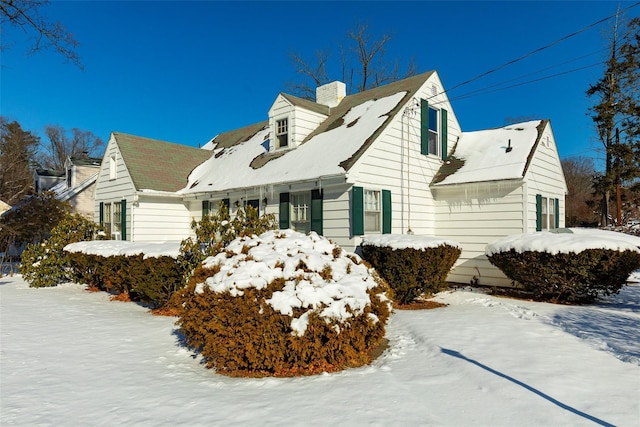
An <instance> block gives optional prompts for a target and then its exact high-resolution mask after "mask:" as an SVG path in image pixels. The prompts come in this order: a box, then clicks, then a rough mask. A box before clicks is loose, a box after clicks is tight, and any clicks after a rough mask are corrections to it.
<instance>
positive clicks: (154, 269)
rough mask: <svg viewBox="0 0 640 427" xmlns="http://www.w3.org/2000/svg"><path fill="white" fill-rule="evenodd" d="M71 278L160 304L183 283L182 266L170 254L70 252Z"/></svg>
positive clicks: (146, 301)
mask: <svg viewBox="0 0 640 427" xmlns="http://www.w3.org/2000/svg"><path fill="white" fill-rule="evenodd" d="M68 257H69V260H70V265H71V267H72V270H73V278H74V280H75V281H76V282H78V283H83V284H87V285H88V286H89V287H94V288H97V289H100V290H103V291H108V292H111V293H114V294H127V295H128V296H129V298H130V299H131V300H132V301H139V302H144V303H147V304H150V305H151V306H153V307H162V306H164V305H165V304H167V302H168V301H169V299H170V298H171V296H172V295H173V294H174V293H175V292H176V291H177V290H178V289H181V288H182V287H184V273H185V271H184V269H183V268H182V267H181V265H180V264H179V263H178V261H177V260H176V259H175V258H173V257H170V256H159V257H147V258H145V257H144V255H143V254H137V255H113V256H107V257H105V256H100V255H93V254H86V253H83V252H70V253H69V255H68Z"/></svg>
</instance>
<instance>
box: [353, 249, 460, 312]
mask: <svg viewBox="0 0 640 427" xmlns="http://www.w3.org/2000/svg"><path fill="white" fill-rule="evenodd" d="M460 253H461V250H460V248H458V247H457V246H453V245H450V244H446V243H443V244H440V245H438V246H436V247H426V248H422V249H415V248H411V247H408V248H394V247H391V246H383V245H380V244H367V242H366V241H365V242H364V243H363V245H362V258H364V259H365V261H367V262H368V263H370V264H371V266H373V268H375V269H376V271H377V272H378V273H379V274H380V276H382V277H383V278H384V279H385V280H386V281H387V283H388V284H389V287H390V288H391V289H392V291H393V299H394V301H396V302H397V303H400V304H409V303H411V302H412V301H414V300H415V299H416V298H417V297H419V296H420V295H422V294H424V293H426V294H434V293H437V292H439V291H441V290H443V289H445V288H446V282H445V280H446V278H447V275H448V274H449V271H451V267H453V264H455V262H456V261H457V260H458V257H460Z"/></svg>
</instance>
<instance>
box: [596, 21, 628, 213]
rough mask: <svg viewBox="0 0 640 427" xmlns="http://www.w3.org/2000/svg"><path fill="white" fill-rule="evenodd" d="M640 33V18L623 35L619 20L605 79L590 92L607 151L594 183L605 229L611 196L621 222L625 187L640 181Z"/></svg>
mask: <svg viewBox="0 0 640 427" xmlns="http://www.w3.org/2000/svg"><path fill="white" fill-rule="evenodd" d="M639 31H640V18H635V19H633V20H631V21H630V22H629V23H628V25H626V26H625V28H624V31H623V30H622V29H621V28H620V27H619V24H618V21H617V20H616V24H615V26H614V28H613V31H612V38H611V41H610V45H609V59H608V60H607V62H606V69H605V72H604V75H603V76H602V78H600V79H599V80H598V81H597V82H596V83H595V84H593V85H591V86H590V87H589V89H588V90H587V95H588V96H589V97H595V99H596V104H595V105H593V106H592V107H591V108H590V111H591V118H592V119H593V121H594V123H595V125H596V130H597V132H598V137H599V138H600V141H601V142H602V144H603V146H604V150H605V171H604V173H603V175H602V176H601V177H600V178H599V180H598V182H597V183H595V188H596V191H598V193H600V195H601V197H602V210H601V223H602V225H607V224H609V222H610V220H609V218H610V216H611V215H612V213H611V212H609V199H610V196H611V195H612V194H616V196H617V197H616V207H617V209H616V214H615V220H616V221H615V222H616V223H618V224H619V223H620V222H621V220H622V213H621V207H622V202H621V195H622V192H623V187H625V186H626V187H631V186H634V185H637V184H638V180H639V178H640V33H639Z"/></svg>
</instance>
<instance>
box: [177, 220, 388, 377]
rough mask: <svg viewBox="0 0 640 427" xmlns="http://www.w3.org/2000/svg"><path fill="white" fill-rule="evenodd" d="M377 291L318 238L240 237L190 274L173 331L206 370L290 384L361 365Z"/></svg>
mask: <svg viewBox="0 0 640 427" xmlns="http://www.w3.org/2000/svg"><path fill="white" fill-rule="evenodd" d="M386 290H387V286H386V283H385V282H384V281H383V280H382V279H381V278H379V277H378V276H377V275H375V272H374V271H373V270H371V269H369V268H367V267H366V266H365V265H364V264H362V263H361V260H360V259H359V257H357V256H353V255H348V254H347V253H346V252H344V251H342V250H341V249H340V248H339V247H337V246H336V245H334V244H332V243H330V242H329V241H328V240H327V239H325V238H323V237H321V236H318V235H317V234H316V233H314V232H311V233H310V234H309V235H306V236H305V235H304V234H301V233H297V232H295V231H292V230H281V231H269V232H267V233H263V234H262V235H260V236H253V237H248V236H247V237H240V238H237V239H235V240H234V241H233V242H231V243H230V244H229V245H228V246H227V248H226V250H225V251H224V252H221V253H219V254H218V255H216V256H215V257H209V258H207V259H206V260H205V262H204V263H202V265H200V266H199V267H198V268H196V270H195V272H194V274H193V276H192V277H191V279H190V282H189V284H188V286H187V287H186V288H185V289H183V290H182V291H180V296H181V304H180V306H181V309H180V314H179V319H178V325H179V326H180V327H181V328H182V332H183V333H184V335H185V337H186V341H187V344H188V345H189V346H190V347H191V348H193V349H195V350H197V351H199V352H200V353H201V354H202V355H203V356H204V359H205V361H206V363H207V366H208V367H210V368H215V369H216V371H217V372H219V373H222V374H226V375H231V376H295V375H308V374H315V373H319V372H323V371H336V370H340V369H344V368H347V367H355V366H361V365H363V364H366V363H369V362H370V360H371V357H372V356H371V353H372V350H374V349H376V348H377V347H378V346H379V345H380V344H381V342H382V340H383V338H384V333H385V324H386V322H387V320H388V318H389V314H390V304H389V300H388V298H387V297H386V295H385V291H386Z"/></svg>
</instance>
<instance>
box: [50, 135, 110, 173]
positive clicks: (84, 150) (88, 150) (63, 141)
mask: <svg viewBox="0 0 640 427" xmlns="http://www.w3.org/2000/svg"><path fill="white" fill-rule="evenodd" d="M45 134H46V135H47V138H48V139H49V144H48V145H47V146H46V147H44V148H45V151H46V153H45V154H43V155H42V158H41V163H42V164H43V165H44V166H45V167H46V168H48V169H54V170H62V169H63V168H64V162H65V160H66V159H67V157H80V156H83V155H86V156H93V155H95V154H96V153H97V152H98V150H99V149H101V148H102V146H103V145H104V142H103V141H102V139H101V138H100V137H97V136H95V135H94V134H93V133H92V132H89V131H84V130H80V129H78V128H73V129H71V135H70V136H69V135H68V132H67V131H66V130H65V129H64V128H63V127H62V126H59V125H49V126H47V127H45Z"/></svg>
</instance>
